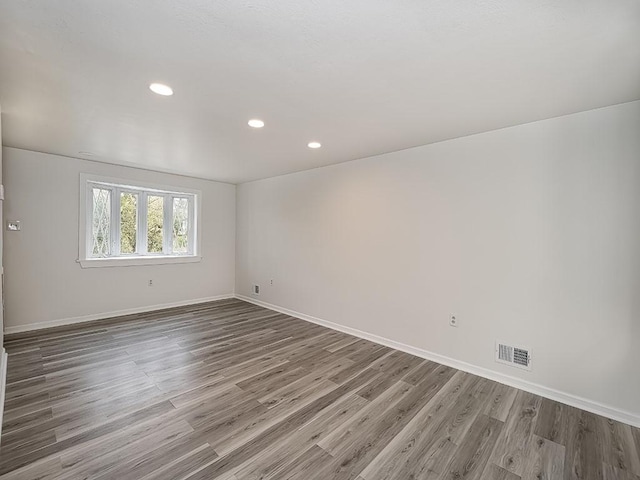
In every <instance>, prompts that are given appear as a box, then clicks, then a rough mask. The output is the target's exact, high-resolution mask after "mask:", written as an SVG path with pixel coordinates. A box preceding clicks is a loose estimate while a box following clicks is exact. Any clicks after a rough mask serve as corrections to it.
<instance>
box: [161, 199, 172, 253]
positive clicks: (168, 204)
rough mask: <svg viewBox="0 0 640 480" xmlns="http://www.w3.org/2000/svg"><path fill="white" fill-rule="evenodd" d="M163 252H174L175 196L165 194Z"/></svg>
mask: <svg viewBox="0 0 640 480" xmlns="http://www.w3.org/2000/svg"><path fill="white" fill-rule="evenodd" d="M162 215H163V218H162V253H163V254H165V255H171V254H172V253H173V252H172V250H173V196H172V195H164V208H163V209H162Z"/></svg>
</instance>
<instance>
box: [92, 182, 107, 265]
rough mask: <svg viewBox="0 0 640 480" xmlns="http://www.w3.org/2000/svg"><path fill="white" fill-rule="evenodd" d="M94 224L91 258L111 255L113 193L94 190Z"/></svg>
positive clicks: (100, 189) (98, 189) (99, 189)
mask: <svg viewBox="0 0 640 480" xmlns="http://www.w3.org/2000/svg"><path fill="white" fill-rule="evenodd" d="M92 190H93V222H92V228H91V234H92V236H91V239H92V244H91V256H92V257H108V256H109V255H111V191H110V190H105V189H102V188H93V189H92Z"/></svg>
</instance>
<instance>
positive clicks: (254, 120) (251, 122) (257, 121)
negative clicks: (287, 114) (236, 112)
mask: <svg viewBox="0 0 640 480" xmlns="http://www.w3.org/2000/svg"><path fill="white" fill-rule="evenodd" d="M249 126H250V127H253V128H262V127H264V122H263V121H262V120H260V119H258V118H252V119H251V120H249Z"/></svg>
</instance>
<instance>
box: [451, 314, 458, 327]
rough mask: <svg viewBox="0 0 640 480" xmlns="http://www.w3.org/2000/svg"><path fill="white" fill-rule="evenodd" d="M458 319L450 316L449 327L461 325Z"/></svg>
mask: <svg viewBox="0 0 640 480" xmlns="http://www.w3.org/2000/svg"><path fill="white" fill-rule="evenodd" d="M459 323H460V322H459V321H458V317H456V316H455V315H454V314H453V313H452V314H451V315H449V325H451V326H452V327H457V326H458V325H459Z"/></svg>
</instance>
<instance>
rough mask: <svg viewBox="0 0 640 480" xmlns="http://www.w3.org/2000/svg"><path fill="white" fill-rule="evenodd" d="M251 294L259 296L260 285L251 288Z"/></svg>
mask: <svg viewBox="0 0 640 480" xmlns="http://www.w3.org/2000/svg"><path fill="white" fill-rule="evenodd" d="M253 294H254V295H260V285H254V286H253Z"/></svg>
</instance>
